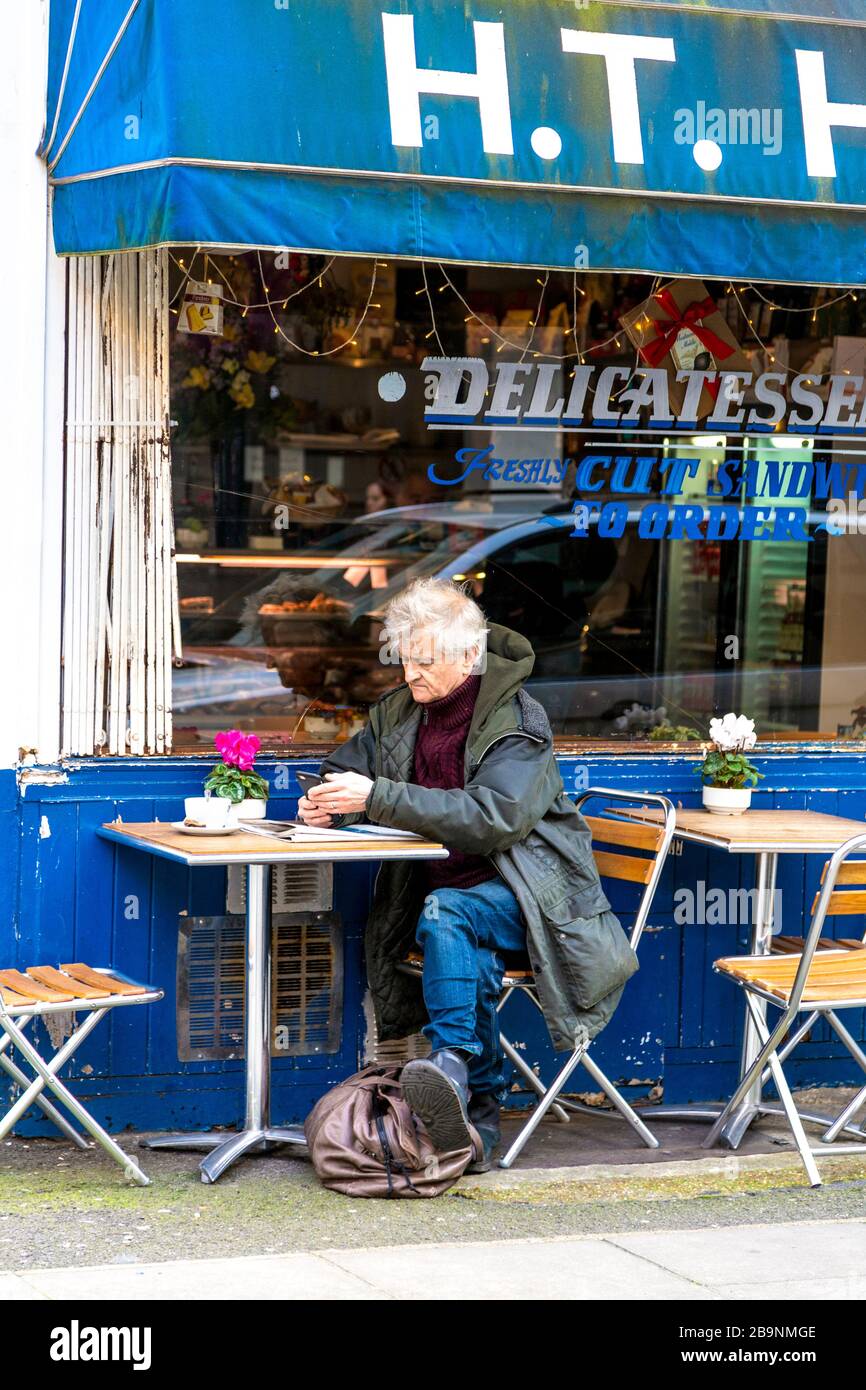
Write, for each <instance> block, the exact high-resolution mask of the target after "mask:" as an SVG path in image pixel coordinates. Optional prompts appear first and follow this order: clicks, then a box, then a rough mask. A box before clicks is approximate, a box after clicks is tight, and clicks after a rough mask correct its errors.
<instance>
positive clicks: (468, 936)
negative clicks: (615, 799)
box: [416, 878, 526, 1100]
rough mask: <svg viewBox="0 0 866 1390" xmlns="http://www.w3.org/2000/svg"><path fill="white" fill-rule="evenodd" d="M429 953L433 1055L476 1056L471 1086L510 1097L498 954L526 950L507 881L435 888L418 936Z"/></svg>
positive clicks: (428, 1029) (472, 1062)
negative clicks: (446, 1050)
mask: <svg viewBox="0 0 866 1390" xmlns="http://www.w3.org/2000/svg"><path fill="white" fill-rule="evenodd" d="M416 938H417V941H418V945H419V946H420V947H421V949H422V950H423V952H424V975H423V987H424V1003H425V1004H426V1006H427V1012H428V1014H429V1015H430V1022H429V1023H428V1024H427V1026H426V1028H425V1029H424V1034H425V1037H427V1038H429V1039H430V1046H431V1048H432V1049H433V1051H434V1052H435V1051H437V1050H438V1049H439V1048H440V1047H459V1048H462V1049H463V1051H464V1052H468V1053H470V1054H471V1055H470V1059H469V1085H470V1088H471V1090H472V1091H473V1092H476V1093H481V1092H491V1093H493V1094H494V1095H496V1096H497V1097H498V1098H499V1100H504V1099H505V1094H506V1091H505V1071H504V1068H505V1058H504V1056H503V1053H502V1048H501V1046H500V1043H499V1017H498V1014H497V1012H496V1004H497V1001H498V999H499V992H500V986H501V983H502V973H503V968H504V962H503V960H502V957H501V956H500V955H499V954H498V952H500V951H523V950H525V949H526V927H525V925H524V922H523V918H522V916H521V914H520V908H519V907H518V905H517V899H516V898H515V896H514V894H513V893H512V891H511V889H510V888H507V887H506V886H505V884H504V883H503V882H502V881H501V879H498V878H494V879H490V880H489V882H487V883H479V884H478V886H477V887H475V888H437V889H436V891H435V892H433V893H430V894H429V895H428V897H427V898H425V900H424V907H423V909H422V911H421V916H420V917H419V919H418V928H417V931H416Z"/></svg>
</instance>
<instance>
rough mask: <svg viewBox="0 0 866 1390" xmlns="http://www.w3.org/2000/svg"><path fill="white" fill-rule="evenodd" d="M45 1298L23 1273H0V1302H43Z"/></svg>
mask: <svg viewBox="0 0 866 1390" xmlns="http://www.w3.org/2000/svg"><path fill="white" fill-rule="evenodd" d="M45 1298H46V1295H45V1294H44V1293H39V1292H37V1290H36V1289H34V1288H33V1286H32V1285H31V1284H29V1283H28V1282H27V1279H26V1278H25V1277H24V1276H23V1275H20V1274H0V1303H24V1302H26V1303H42V1302H44V1301H45Z"/></svg>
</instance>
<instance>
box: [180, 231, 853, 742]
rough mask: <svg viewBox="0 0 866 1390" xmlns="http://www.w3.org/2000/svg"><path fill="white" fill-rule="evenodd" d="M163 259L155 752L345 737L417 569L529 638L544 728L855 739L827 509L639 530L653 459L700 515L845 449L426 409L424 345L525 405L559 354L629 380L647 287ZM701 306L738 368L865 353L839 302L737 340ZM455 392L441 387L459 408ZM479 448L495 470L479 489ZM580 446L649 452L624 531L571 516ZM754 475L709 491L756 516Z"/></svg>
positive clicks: (637, 282)
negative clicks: (518, 379)
mask: <svg viewBox="0 0 866 1390" xmlns="http://www.w3.org/2000/svg"><path fill="white" fill-rule="evenodd" d="M170 261H171V267H172V269H171V276H172V280H171V287H170V293H171V308H172V315H173V317H172V331H171V414H172V419H173V441H172V456H173V496H174V518H175V534H176V546H177V561H178V565H177V568H178V583H179V607H180V623H181V635H182V639H183V657H182V660H181V661H180V662H179V663H178V664H177V666H176V669H175V673H174V685H173V707H174V728H175V747H176V748H180V749H183V748H189V749H195V748H202V747H205V746H209V745H210V744H211V742H212V739H213V735H214V733H215V732H216V731H217V730H218V729H221V728H224V727H226V726H227V725H242V726H243V727H244V728H246V729H250V730H254V731H256V732H257V733H258V734H259V736H260V737H261V738H262V740H263V743H264V744H265V746H266V747H270V748H273V749H275V750H279V749H286V748H288V747H294V748H298V747H301V746H308V745H315V746H317V747H322V748H324V747H326V746H328V745H329V744H331V743H333V742H335V741H338V740H341V739H344V738H346V737H348V736H349V735H351V734H352V733H353V732H355V731H356V730H358V729H359V728H361V727H362V726H363V723H364V721H365V718H366V711H367V709H368V708H369V705H370V703H371V702H372V701H373V700H375V699H376V698H377V697H378V696H379V695H380V694H382V693H383V692H384V691H386V690H387V689H388V688H390V687H391V686H392V685H393V684H395V683H396V682H397V681H398V680H399V670H398V669H397V668H394V667H393V666H389V665H383V664H382V663H381V662H380V660H379V651H380V637H381V619H382V614H383V611H384V608H385V606H386V605H387V602H388V600H389V599H390V598H391V597H392V596H393V595H395V594H396V593H398V592H399V591H400V590H401V588H402V587H404V586H405V584H406V583H407V582H409V581H410V580H411V579H412V578H415V577H417V576H419V575H438V576H443V577H447V578H451V579H453V580H455V581H456V582H459V583H465V584H467V585H469V586H470V588H471V590H472V591H473V592H474V593H475V594H476V595H477V596H478V598H479V601H480V602H481V603H482V605H483V607H484V609H485V611H486V613H487V615H488V617H489V618H490V619H491V621H494V622H498V623H503V624H505V625H506V626H510V627H513V628H515V629H516V630H518V631H520V632H522V633H523V634H524V635H525V636H526V637H528V638H529V640H530V641H531V642H532V644H533V646H534V648H535V651H536V658H537V659H536V666H535V670H534V673H533V677H532V681H531V686H532V689H533V691H534V693H535V694H536V695H537V696H538V698H540V699H541V700H542V702H543V703H544V704H545V706H546V708H547V710H548V712H549V714H550V717H551V721H552V723H553V726H554V730H555V733H556V734H557V736H558V737H559V738H560V739H563V740H574V739H580V738H591V739H622V740H628V739H635V738H638V739H647V738H649V737H655V738H664V737H668V738H670V737H678V738H681V737H683V736H685V735H686V734H687V733H688V732H691V733H692V734H693V735H697V734H701V735H702V734H703V733H704V732H705V730H706V725H707V722H708V720H709V718H710V717H712V715H713V714H717V713H725V712H726V711H727V710H728V709H731V708H736V709H738V710H743V711H745V712H746V713H748V714H750V715H752V716H753V717H754V718H755V719H756V722H757V724H758V727H759V730H760V732H761V734H762V735H763V736H764V737H767V736H773V735H776V736H778V737H792V736H801V735H804V734H818V733H820V734H821V735H822V736H832V737H836V736H840V737H847V736H850V735H852V734H857V733H858V732H859V731H860V730H861V729H862V728H863V727H864V726H866V641H861V639H860V638H859V636H858V635H857V632H856V631H853V630H852V626H851V624H850V623H846V622H845V621H844V619H843V618H842V617H841V609H842V607H843V606H845V605H853V606H854V610H855V611H859V607H860V606H862V596H863V593H864V591H866V538H864V537H862V536H861V535H860V534H859V532H858V531H857V528H856V525H855V526H854V527H853V528H849V530H848V531H847V532H846V534H844V535H843V536H840V537H833V538H832V539H831V538H828V535H827V531H826V529H823V527H822V523H823V521H824V520H825V518H824V515H823V512H824V507H825V506H826V498H822V497H819V496H813V495H811V494H810V495H809V496H807V497H806V498H805V503H804V505H805V506H806V507H807V509H808V510H809V515H810V522H809V526H810V539H808V540H807V539H800V540H797V539H793V540H790V541H783V542H779V541H775V540H766V539H758V540H753V541H743V540H741V539H733V540H720V539H715V538H713V537H712V536H711V535H709V534H708V532H707V529H706V525H705V524H704V523H702V524H701V526H698V527H697V529H695V527H694V526H690V527H689V528H687V529H686V530H685V531H684V532H683V533H682V534H671V533H670V531H666V532H664V533H663V534H646V535H642V534H641V518H642V516H643V513H644V512H645V510H646V509H647V508H648V507H650V506H652V505H653V504H657V503H659V502H660V501H663V500H665V494H664V490H663V477H664V468H665V466H666V464H667V463H669V462H670V460H671V459H672V458H673V457H674V456H676V455H680V456H682V455H687V456H688V457H689V458H691V459H694V460H696V470H695V471H693V472H692V473H690V474H689V476H687V477H686V478H684V479H683V482H682V486H681V487H680V489H679V491H678V494H677V497H676V499H675V500H676V501H677V503H679V504H689V503H691V504H693V505H694V508H696V509H697V510H699V509H700V505H703V504H705V503H706V501H707V497H708V493H711V492H712V489H713V487H714V480H716V479H717V478H718V476H719V474H720V470H723V469H728V470H730V468H731V466H732V465H733V464H736V463H738V462H739V461H741V460H742V459H744V458H750V459H752V460H754V461H755V463H756V465H758V466H760V467H766V466H767V465H768V464H772V463H773V462H774V461H777V460H778V459H779V458H783V459H785V460H791V461H793V462H796V461H806V462H808V463H809V464H810V465H811V464H813V463H822V464H825V465H831V464H833V463H834V462H835V461H838V460H843V461H848V460H850V459H851V458H854V459H855V460H856V459H859V457H860V454H859V452H858V446H857V444H856V443H854V442H852V443H851V444H850V445H846V446H845V447H844V448H840V450H839V452H838V453H834V452H831V450H832V449H834V448H836V445H835V444H831V443H826V444H825V443H824V441H822V440H821V439H820V438H819V439H816V440H804V439H802V438H797V439H788V438H787V437H781V438H777V437H775V436H774V437H771V438H767V437H758V438H752V439H750V438H748V437H747V438H746V439H745V440H744V439H743V438H742V436H733V435H729V436H727V437H725V436H718V437H717V436H713V435H695V436H690V437H687V438H686V439H683V438H678V439H671V438H664V437H660V436H659V434H658V432H657V431H656V433H655V434H653V433H650V432H648V431H647V430H646V429H645V428H644V427H645V426H646V424H647V422H646V420H645V419H644V418H643V417H642V418H641V419H640V420H639V421H638V422H637V426H636V427H634V428H632V430H631V432H626V431H622V430H620V431H617V432H615V433H614V432H606V433H605V435H604V438H603V439H601V440H599V439H598V438H597V437H596V436H594V435H593V434H591V433H586V432H584V433H583V434H580V433H576V432H570V431H569V430H568V429H564V428H559V427H555V426H548V425H545V422H544V419H543V418H542V419H541V420H540V421H534V422H532V427H531V428H527V429H524V430H523V431H519V430H514V429H512V428H510V427H509V426H508V423H507V421H505V422H503V420H502V419H498V420H495V421H493V422H492V423H490V424H489V425H486V424H485V421H484V416H483V412H484V410H489V408H490V403H491V390H490V389H488V391H487V393H486V395H485V396H484V399H483V404H482V407H481V408H480V409H479V411H478V413H477V415H476V417H475V422H474V423H472V424H471V426H468V425H464V424H461V423H459V422H456V423H455V422H454V421H451V422H449V421H448V420H437V421H435V422H433V423H429V424H428V423H427V422H425V408H427V406H428V404H429V400H430V395H429V391H430V374H429V372H425V371H423V370H422V369H421V363H422V362H423V360H424V359H425V357H427V356H428V355H433V356H446V357H461V358H467V359H473V360H480V361H482V362H484V363H485V364H486V366H487V369H488V372H489V376H490V381H491V385H492V382H493V379H494V376H495V373H496V370H497V369H498V368H500V367H501V366H502V364H504V363H512V364H513V363H518V364H521V371H524V373H525V366H526V364H529V368H530V369H532V370H535V368H536V367H537V366H539V365H541V364H545V365H546V366H547V367H548V368H549V370H548V377H547V381H546V390H540V394H539V405H538V409H539V410H541V412H542V416H543V409H544V407H545V405H547V404H549V403H550V402H553V401H555V400H556V399H557V397H558V396H567V395H568V392H569V390H570V383H571V381H572V380H573V373H574V370H575V367H576V366H577V365H578V363H580V362H586V363H594V364H596V365H598V366H601V365H620V366H621V367H622V368H623V375H622V379H621V383H626V384H627V382H628V380H629V370H630V369H631V368H633V367H634V366H635V360H636V359H635V352H634V348H633V347H632V346H631V345H630V344H629V341H628V339H627V337H626V335H625V334H624V333H622V332H620V331H619V326H620V323H621V320H622V318H623V316H624V315H627V314H628V313H629V312H630V311H632V310H634V308H635V306H636V305H638V304H640V302H641V301H642V300H643V299H645V298H646V296H647V295H649V294H650V293H651V291H652V288H653V282H652V281H651V280H650V279H649V278H648V277H640V276H615V275H597V276H592V275H590V274H587V275H584V276H582V277H581V284H580V290H581V293H580V296H578V295H577V293H576V290H575V283H574V280H575V277H572V276H569V275H554V274H551V275H550V276H549V277H546V279H543V278H542V277H541V276H539V275H537V274H536V273H535V272H533V271H528V270H527V271H518V270H504V269H502V270H493V269H483V268H477V267H476V268H469V267H465V268H461V267H448V268H446V269H445V270H440V269H439V268H437V267H430V266H428V267H427V268H426V271H422V268H421V266H420V265H419V264H416V263H411V262H406V263H397V262H387V263H386V262H375V263H374V262H372V261H370V260H369V259H362V258H330V257H328V258H325V257H315V256H301V255H294V254H292V255H288V254H286V253H279V254H275V253H274V252H267V253H266V252H264V251H262V252H261V253H259V252H255V251H253V252H248V253H244V254H237V255H219V256H214V255H208V256H205V255H204V254H203V253H198V254H197V255H196V256H195V257H194V258H190V254H189V253H188V252H183V251H181V250H177V251H175V252H174V253H172V254H171V257H170ZM374 276H375V279H374ZM709 289H710V292H711V294H712V295H713V297H714V298H715V299H716V301H717V302H718V303H720V304H721V305H722V307H723V310H724V312H725V314H726V316H727V320H728V322H729V324H730V326H731V330H732V332H734V334H735V336H736V337H737V338H738V339H739V341H740V343H741V344H742V347H743V349H744V351H745V352H746V355H747V358H748V360H749V361H750V362H751V363H752V364H753V366H754V367H755V370H756V371H763V370H766V369H767V364H768V358H767V357H766V355H762V351H761V349H760V348H759V347H758V346H757V337H756V332H757V331H759V332H760V334H761V337H762V339H763V341H764V342H765V343H770V342H771V341H773V342H774V343H775V344H776V345H778V343H779V342H781V341H784V344H785V348H784V351H785V360H786V363H787V364H788V368H789V369H790V370H791V371H794V370H801V369H802V368H803V367H804V366H805V365H807V364H809V363H812V362H815V363H816V367H815V370H816V371H821V370H823V371H829V370H830V369H831V368H833V363H834V362H835V361H836V358H838V357H839V352H840V348H839V344H840V343H843V342H844V343H845V344H848V345H851V344H854V345H855V348H856V351H858V352H859V353H860V355H861V357H862V356H863V349H864V347H866V321H864V322H862V323H861V322H860V319H859V318H856V317H852V316H853V315H856V314H858V313H862V311H861V310H859V309H857V308H856V306H854V305H853V304H848V303H847V302H846V304H845V305H844V306H843V307H844V310H845V313H846V314H847V318H845V319H843V318H841V317H840V315H841V313H842V309H840V308H839V307H838V306H831V307H830V308H829V310H828V313H827V314H826V315H825V316H824V317H823V318H821V319H820V320H818V321H817V323H814V322H813V318H812V317H811V316H810V315H809V314H804V312H803V310H804V307H805V306H806V305H807V304H809V303H811V298H810V296H812V297H814V291H809V290H799V289H797V288H796V287H794V288H793V289H792V288H791V287H787V288H785V287H778V288H777V289H775V290H773V291H772V295H771V294H769V293H768V294H767V295H766V298H767V300H772V302H773V303H780V302H781V303H783V304H784V305H785V306H786V307H785V308H784V309H782V310H777V309H773V308H771V307H769V306H768V305H764V309H762V311H761V315H760V316H758V317H757V318H755V319H754V320H753V325H752V327H755V325H757V330H756V332H755V333H753V332H752V329H751V328H750V327H749V325H748V324H747V322H746V319H745V318H744V316H743V313H742V312H741V310H740V308H739V304H740V302H741V300H742V295H740V296H739V297H738V296H732V295H731V294H730V293H729V292H728V287H727V286H725V285H719V284H716V285H711V286H709ZM773 296H775V298H773ZM575 305H576V306H577V313H576V314H575ZM745 313H746V314H747V315H748V313H749V304H748V300H746V308H745ZM804 325H805V328H804ZM189 330H193V331H189ZM212 330H216V331H212ZM816 332H820V333H822V334H823V338H819V337H816V336H815V334H816ZM843 334H844V335H846V336H844V338H843V337H842V336H841V335H843ZM834 344H835V346H834ZM855 348H851V349H850V350H851V351H854V350H855ZM847 350H848V349H846V351H847ZM768 351H769V349H768ZM776 352H781V349H780V348H779V347H778V346H776ZM578 353H579V354H580V357H579V358H578V356H577V354H578ZM822 353H823V354H824V357H825V358H826V364H825V365H822V362H823V359H822V358H821V354H822ZM834 353H835V354H836V358H834V356H833V354H834ZM773 360H775V358H774V359H773ZM846 360H847V359H846ZM839 362H840V367H841V369H842V370H848V368H845V367H844V366H841V359H839ZM833 369H835V368H833ZM472 389H473V387H472V381H471V380H470V377H469V376H467V378H466V380H465V381H464V383H463V385H462V387H461V390H462V391H463V392H464V395H463V397H462V398H461V399H466V395H465V393H466V392H469V391H471V390H472ZM621 389H624V388H623V387H622V385H621ZM485 451H486V452H487V456H489V457H494V458H495V457H500V456H501V458H502V459H503V460H504V461H507V460H508V459H511V458H515V459H516V460H517V463H518V464H519V467H515V469H513V470H512V472H511V476H510V477H509V476H507V475H505V476H502V475H500V476H498V477H492V476H490V473H489V471H488V470H487V469H486V468H485V466H484V463H485ZM593 452H602V453H604V454H609V455H611V456H612V457H613V456H616V457H618V458H619V457H622V458H624V459H626V460H629V459H634V458H637V457H638V456H639V455H640V456H643V457H646V456H651V457H652V459H653V460H654V462H653V467H652V470H651V472H650V473H649V474H648V475H647V486H646V487H645V488H643V489H642V490H640V491H638V492H635V493H633V494H627V493H626V494H625V501H624V503H623V505H625V506H626V508H627V510H628V521H627V524H626V525H625V527H624V530H623V531H622V534H617V533H616V529H615V528H613V529H612V530H610V531H609V532H608V533H605V532H604V530H603V529H602V528H601V527H600V526H599V525H598V524H597V521H596V514H597V512H598V509H599V508H600V507H602V506H604V505H605V503H607V502H609V501H611V500H612V499H613V498H614V492H613V490H612V488H611V487H610V486H608V483H609V479H608V480H607V482H606V483H605V485H604V486H603V487H602V489H601V490H600V491H596V490H592V491H587V490H586V489H584V490H583V491H581V489H580V488H579V487H578V486H577V484H576V479H577V477H578V473H577V469H578V467H579V465H580V464H581V463H582V462H584V460H585V459H586V458H587V456H588V455H589V454H591V453H593ZM536 465H537V466H536ZM774 476H776V475H775V474H773V472H772V470H771V471H770V472H768V473H767V475H766V478H765V479H763V481H762V479H761V477H760V476H759V481H758V484H757V488H758V495H757V496H755V495H754V493H753V492H749V491H748V486H747V484H746V483H745V482H741V483H738V485H737V487H736V489H735V490H734V492H733V493H732V494H731V495H729V496H728V499H727V500H728V501H729V502H730V503H731V505H732V506H733V507H734V508H735V509H736V508H743V507H745V506H748V505H751V504H753V503H755V502H756V501H758V502H760V503H761V504H762V505H773V503H774V501H779V500H780V499H779V498H774V496H773V495H772V487H771V485H770V483H769V482H767V479H772V478H773V477H774ZM752 481H753V483H754V477H753V479H752ZM616 500H618V501H620V502H623V494H622V493H621V492H620V493H618V494H617V495H616ZM670 500H674V499H670ZM781 500H784V499H781ZM581 505H585V507H586V509H587V515H590V513H592V515H591V516H590V522H589V525H588V526H584V527H583V528H581V526H580V525H579V524H578V521H579V518H578V517H577V516H576V514H575V510H574V509H575V507H578V508H579V507H580V506H581ZM593 509H594V511H593ZM859 626H862V625H859ZM858 630H859V627H858Z"/></svg>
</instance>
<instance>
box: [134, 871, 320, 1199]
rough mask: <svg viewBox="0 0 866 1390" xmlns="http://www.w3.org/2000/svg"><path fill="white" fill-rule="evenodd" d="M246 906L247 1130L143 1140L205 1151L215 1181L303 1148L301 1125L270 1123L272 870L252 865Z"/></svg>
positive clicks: (203, 1166)
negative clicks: (255, 1159)
mask: <svg viewBox="0 0 866 1390" xmlns="http://www.w3.org/2000/svg"><path fill="white" fill-rule="evenodd" d="M246 874H247V907H246V1010H245V1031H244V1045H245V1055H246V1105H245V1116H244V1126H243V1129H239V1130H221V1131H219V1132H217V1133H214V1132H213V1131H211V1132H207V1133H203V1134H158V1135H156V1136H155V1137H154V1138H152V1139H142V1141H141V1147H142V1148H145V1149H184V1150H192V1151H193V1152H195V1151H196V1150H199V1149H204V1150H206V1152H207V1157H206V1158H203V1159H202V1161H201V1163H200V1164H199V1169H200V1171H201V1180H202V1182H207V1183H210V1182H216V1181H217V1178H219V1177H221V1176H222V1174H223V1173H224V1172H225V1171H226V1169H227V1168H230V1167H231V1165H232V1164H233V1163H236V1162H237V1160H238V1159H239V1158H244V1157H246V1156H247V1155H248V1154H260V1153H269V1152H272V1151H273V1150H274V1149H275V1148H277V1147H278V1146H279V1145H281V1144H292V1145H295V1146H297V1147H303V1148H304V1151H305V1153H306V1140H305V1138H304V1131H303V1129H302V1128H301V1126H300V1125H290V1126H288V1127H286V1128H282V1129H280V1128H274V1127H273V1126H272V1125H271V1122H270V1110H271V1104H270V1085H271V951H270V933H271V868H270V865H269V864H248V865H247V866H246Z"/></svg>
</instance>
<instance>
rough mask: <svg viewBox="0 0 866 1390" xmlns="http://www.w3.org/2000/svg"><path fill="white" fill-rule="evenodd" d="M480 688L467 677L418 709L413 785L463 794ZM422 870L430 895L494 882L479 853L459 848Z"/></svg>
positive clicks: (493, 874)
mask: <svg viewBox="0 0 866 1390" xmlns="http://www.w3.org/2000/svg"><path fill="white" fill-rule="evenodd" d="M480 688H481V677H480V676H469V677H467V679H466V680H465V681H464V682H463V684H462V685H459V686H458V687H457V689H456V690H452V692H451V694H450V695H445V696H443V697H442V699H441V700H431V701H430V703H429V704H426V705H422V710H423V713H422V715H421V723H420V725H419V726H418V740H417V742H416V744H415V766H414V771H413V774H412V781H413V782H415V783H416V785H417V786H419V787H440V788H442V789H444V790H446V791H451V790H452V789H454V788H455V787H459V788H461V789H462V787H463V785H464V777H463V755H464V753H465V751H466V738H467V735H468V733H469V725H470V723H471V721H472V711H473V710H474V709H475V701H476V700H477V698H478V691H479V689H480ZM449 848H450V847H449ZM425 868H426V870H427V885H428V889H429V890H433V889H436V888H474V887H475V885H476V884H477V883H486V882H487V880H488V879H491V878H495V877H496V870H495V869H494V868H493V866H492V864H491V863H490V860H489V859H485V858H484V856H483V855H480V854H463V852H462V851H461V850H459V849H451V853H450V855H449V857H448V858H447V859H431V860H429V861H428V862H427V864H426V865H425Z"/></svg>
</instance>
